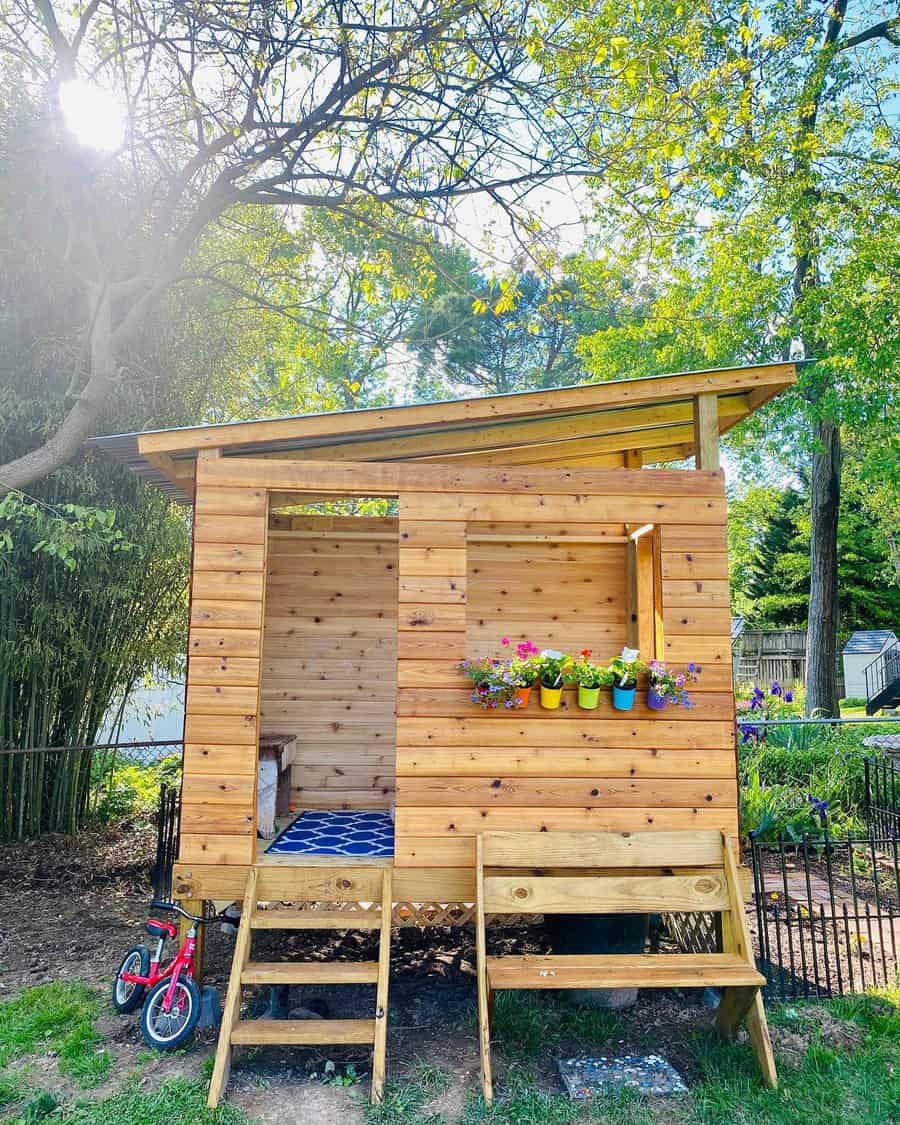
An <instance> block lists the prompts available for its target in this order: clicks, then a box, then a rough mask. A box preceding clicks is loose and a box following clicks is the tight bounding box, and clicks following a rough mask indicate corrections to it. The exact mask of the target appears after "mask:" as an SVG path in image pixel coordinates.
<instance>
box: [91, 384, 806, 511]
mask: <svg viewBox="0 0 900 1125" xmlns="http://www.w3.org/2000/svg"><path fill="white" fill-rule="evenodd" d="M796 381H797V365H796V364H795V363H767V364H760V365H757V366H753V367H729V368H721V369H717V370H713V371H692V372H681V373H678V374H671V375H654V376H649V377H646V378H640V379H619V380H612V381H609V382H604V383H589V384H582V385H580V386H574V387H561V388H558V389H554V390H541V391H522V392H519V393H516V394H509V395H488V396H484V397H481V398H466V399H454V400H450V401H446V402H433V403H425V404H422V405H413V406H388V407H377V408H374V409H366V410H352V411H341V412H334V413H328V414H307V415H300V416H297V417H289V418H267V419H259V420H256V421H251V422H226V423H221V424H211V425H203V426H188V427H183V428H180V429H172V430H148V431H144V432H142V433H132V434H115V435H111V436H108V437H98V438H92V439H91V440H90V442H88V444H89V445H92V446H94V447H96V448H100V449H103V450H105V451H106V452H107V453H109V454H110V455H111V456H113V457H115V458H116V459H117V460H119V461H121V462H122V463H123V464H125V465H127V466H128V467H129V468H130V469H132V470H133V471H134V472H136V473H139V474H140V475H141V476H143V477H144V478H145V479H146V480H148V481H149V482H151V483H153V484H155V485H157V486H159V487H160V488H162V489H164V490H165V491H166V492H168V493H169V494H170V495H172V496H173V498H175V499H177V500H179V501H183V502H186V503H190V502H191V500H192V495H193V480H194V463H195V461H196V459H197V456H198V455H199V453H200V452H201V451H202V450H212V449H216V450H219V451H220V452H221V454H222V455H223V456H226V457H227V456H228V455H229V454H230V455H233V456H241V457H277V458H280V459H284V458H285V457H286V456H289V455H290V454H296V455H297V456H298V457H302V459H304V460H327V461H343V460H351V461H411V460H421V461H454V462H457V463H462V464H466V465H473V466H474V465H483V464H486V465H510V466H511V465H519V466H526V465H542V466H544V467H557V466H572V467H580V468H590V467H614V466H615V465H621V464H623V463H627V460H626V459H627V457H628V455H629V454H630V453H632V452H637V451H639V455H638V463H643V464H658V463H660V462H663V461H673V460H680V459H682V458H685V457H690V456H692V455H693V453H694V417H695V406H696V402H697V400H698V399H699V398H700V397H707V396H711V395H714V396H715V398H716V404H715V405H716V410H717V418H718V428H719V433H720V434H721V433H725V432H726V431H728V430H729V429H731V428H732V426H735V425H736V424H737V423H738V422H740V421H742V420H743V419H744V418H746V417H747V416H748V415H750V414H751V413H752V412H753V411H754V410H756V409H758V408H759V407H760V406H762V405H763V404H764V403H766V402H768V401H769V399H771V398H774V397H775V396H776V395H777V394H779V393H780V392H781V391H783V390H785V389H786V388H787V387H790V386H792V385H793V384H794V383H795V382H796Z"/></svg>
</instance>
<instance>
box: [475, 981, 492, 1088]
mask: <svg viewBox="0 0 900 1125" xmlns="http://www.w3.org/2000/svg"><path fill="white" fill-rule="evenodd" d="M479 985H480V986H481V987H479V989H478V1036H479V1040H480V1044H481V1089H482V1093H483V1094H484V1100H485V1102H486V1104H487V1105H492V1104H493V1101H494V1079H493V1074H492V1070H491V1012H492V1010H493V1007H494V1004H493V1000H494V990H493V989H491V990H490V991H488V988H487V982H486V981H485V982H484V983H483V984H482V982H481V980H479Z"/></svg>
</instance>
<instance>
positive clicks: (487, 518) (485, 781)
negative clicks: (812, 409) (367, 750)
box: [395, 466, 737, 868]
mask: <svg viewBox="0 0 900 1125" xmlns="http://www.w3.org/2000/svg"><path fill="white" fill-rule="evenodd" d="M435 467H436V466H435ZM472 471H473V472H474V470H472ZM569 476H570V479H572V481H573V491H572V493H570V494H566V493H565V492H564V491H563V490H562V489H561V488H554V489H553V490H550V489H548V488H546V487H544V488H541V485H542V484H544V483H545V479H546V478H542V479H541V481H540V484H539V483H538V478H537V476H536V475H535V474H534V473H533V472H532V473H528V472H526V471H524V470H523V471H521V475H517V474H516V473H513V472H511V473H508V474H505V481H506V488H505V489H499V488H498V489H497V490H496V491H490V490H489V489H488V488H485V489H484V491H483V492H477V491H475V489H476V484H475V482H474V479H470V480H468V482H467V484H466V487H461V488H459V489H453V488H450V487H447V488H442V489H441V490H440V491H439V492H430V493H429V492H425V491H424V490H422V491H416V492H414V493H402V492H401V494H400V552H399V569H400V588H401V589H402V590H404V591H407V590H408V591H410V594H409V596H408V602H407V595H406V594H404V601H403V603H401V605H400V611H399V628H400V630H401V632H400V646H399V653H398V656H399V661H398V683H399V685H400V686H399V688H398V693H397V713H398V719H397V746H398V749H397V801H396V805H397V812H396V824H397V846H396V857H395V864H396V866H397V867H398V868H404V867H416V866H433V865H439V864H456V863H461V864H468V863H471V862H472V861H473V858H474V835H475V833H476V832H478V831H482V830H485V829H489V828H491V827H494V828H506V829H519V830H531V831H540V830H547V831H553V830H556V831H560V830H563V829H566V830H575V831H579V830H580V831H586V830H591V829H593V830H599V829H608V830H613V831H631V830H637V829H641V828H646V829H649V830H651V831H662V830H669V829H674V830H686V829H698V828H710V829H716V830H723V831H726V832H728V833H730V834H734V833H736V832H737V782H736V778H735V759H734V727H733V719H734V700H733V695H732V691H731V651H730V616H729V605H728V569H727V554H726V535H725V504H724V496H723V495H722V492H721V490H720V486H719V484H718V483H717V484H716V485H715V487H708V486H707V483H706V481H708V480H709V479H710V478H706V481H704V483H703V485H702V486H700V487H698V488H697V489H696V490H695V491H694V492H693V493H691V492H690V490H688V493H687V494H686V493H684V492H682V491H681V487H682V486H683V485H684V483H685V478H684V477H680V478H679V480H678V481H677V482H676V483H675V484H673V485H669V484H668V482H667V480H664V479H663V478H666V474H662V475H660V474H659V473H652V474H651V473H647V472H643V473H635V472H632V471H624V472H620V473H618V474H617V475H616V474H615V473H603V472H599V473H598V474H597V475H596V477H595V478H594V479H595V480H596V482H597V484H598V487H597V488H595V489H593V490H591V491H590V492H589V491H588V490H586V489H585V490H582V489H581V487H580V485H581V483H582V480H581V474H578V473H571V474H569ZM612 476H614V477H615V479H617V480H618V481H619V482H620V483H621V488H620V489H619V490H618V491H615V490H611V489H608V488H607V487H606V486H605V482H606V481H607V480H608V479H610V477H612ZM688 476H689V474H688ZM484 479H487V478H486V477H485V478H484ZM655 482H658V487H657V489H656V493H655V494H654V491H653V485H654V483H655ZM697 483H698V485H699V484H700V482H699V480H698V481H697ZM676 485H677V486H676ZM476 520H477V521H478V522H477V525H476V523H475V521H476ZM644 522H647V523H652V524H653V525H654V527H655V532H654V535H655V537H656V539H655V544H656V545H655V546H654V548H653V550H652V551H649V550H648V551H645V552H642V554H641V556H640V559H641V561H640V562H639V564H638V565H639V567H640V569H639V571H638V581H637V590H638V596H639V597H640V599H641V602H640V603H639V606H640V608H639V614H640V617H639V620H640V621H641V623H642V625H641V628H642V636H643V637H644V642H646V640H647V637H648V636H649V637H651V639H653V638H654V631H655V642H656V644H657V646H658V651H660V652H661V653H664V654H665V655H666V656H667V657H668V658H670V659H672V660H673V661H676V662H678V663H681V664H686V663H687V662H689V661H691V660H693V661H695V662H696V663H700V664H702V663H704V662H706V664H707V671H708V675H707V676H706V677H705V679H704V678H703V677H701V681H700V683H699V684H698V685H697V688H698V690H697V692H696V694H695V696H694V702H695V707H694V708H693V709H692V710H682V709H673V708H670V709H669V710H668V711H666V712H665V713H662V714H660V713H658V712H653V711H651V710H650V709H649V708H647V706H646V703H645V701H644V698H643V697H641V698H639V700H638V702H637V703H636V706H635V708H634V709H633V710H632V711H631V712H628V713H622V712H616V711H614V710H613V709H612V707H611V705H610V699H609V694H608V693H603V696H602V703H601V706H600V708H599V709H598V710H597V711H594V712H583V711H580V710H578V708H577V706H576V702H575V691H574V689H570V690H568V691H567V692H565V693H564V696H563V699H564V702H563V706H562V707H561V708H560V710H559V711H557V712H549V711H543V710H541V709H540V707H539V705H538V703H537V699H536V696H537V692H535V693H534V698H533V699H532V701H531V703H530V704H529V707H528V709H527V710H525V711H520V712H514V713H500V712H494V713H482V712H479V711H478V710H477V709H476V708H475V707H474V706H473V704H472V702H471V700H470V698H469V696H470V690H469V688H468V685H467V684H466V682H465V681H462V682H461V683H460V682H459V681H458V680H456V677H457V676H458V674H459V673H458V671H457V668H456V664H457V662H458V660H459V659H460V658H461V657H462V656H465V657H468V658H474V657H477V656H479V655H488V654H493V653H497V654H500V653H502V651H503V649H502V647H501V643H500V642H501V638H502V637H508V638H509V639H510V640H511V641H512V642H513V643H515V642H517V641H519V640H522V639H524V638H526V637H527V638H529V639H531V640H533V641H534V642H535V643H536V644H537V645H538V646H539V647H550V646H552V647H558V648H561V649H564V650H566V651H569V652H577V651H578V650H580V649H581V648H590V649H591V650H592V651H593V653H594V654H595V656H596V657H597V658H598V659H607V658H608V657H610V656H612V655H615V654H616V653H618V652H619V651H620V649H621V648H622V645H623V644H624V643H625V640H626V635H627V631H626V624H627V623H626V605H627V602H626V594H627V591H626V567H625V544H624V543H622V542H621V539H622V537H623V533H624V532H625V531H626V530H627V529H628V528H631V529H633V528H634V527H635V526H637V525H638V524H641V523H644ZM626 523H627V527H626ZM504 531H506V533H507V535H508V538H505V537H504ZM542 531H544V532H546V534H547V536H548V538H547V539H546V540H543V539H540V538H536V537H540V535H541V533H542ZM564 532H567V533H568V534H563V533H564ZM579 532H581V533H582V535H583V538H582V539H581V541H579ZM526 533H527V534H528V535H529V536H530V537H531V538H529V539H527V540H526V539H524V538H523V539H518V540H517V539H516V535H517V534H518V535H520V536H524V535H525V534H526ZM479 534H480V535H483V536H488V537H487V538H484V539H479V538H478V535H479ZM589 535H591V536H592V538H594V539H596V538H599V537H601V536H605V537H607V538H609V539H610V540H611V541H610V542H606V543H604V542H599V543H598V542H590V541H587V539H588V536H589ZM551 536H552V538H551ZM557 536H558V538H557ZM647 545H648V546H649V540H648V542H647ZM648 568H649V569H648ZM461 579H464V580H465V582H464V585H463V584H461V582H460V580H461ZM412 591H415V592H416V595H418V596H417V597H413V596H412V593H411V592H412ZM451 593H452V596H451ZM651 599H652V600H651ZM648 601H649V602H650V604H647V603H648ZM410 606H411V607H412V609H413V613H414V617H412V618H411V617H410V613H409V607H410ZM644 642H642V643H644Z"/></svg>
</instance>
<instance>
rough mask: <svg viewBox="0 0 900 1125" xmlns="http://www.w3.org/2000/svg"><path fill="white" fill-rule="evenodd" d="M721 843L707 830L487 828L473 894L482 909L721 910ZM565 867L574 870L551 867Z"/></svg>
mask: <svg viewBox="0 0 900 1125" xmlns="http://www.w3.org/2000/svg"><path fill="white" fill-rule="evenodd" d="M725 846H726V845H725V841H724V839H723V836H722V834H721V833H720V832H714V831H702V832H632V833H628V832H546V833H543V832H486V833H483V834H482V835H480V836H479V837H478V889H479V895H480V897H481V902H482V903H483V909H484V911H485V912H486V913H488V914H648V913H655V912H657V911H677V912H679V913H716V912H720V911H727V910H729V909H730V908H731V906H732V905H733V895H732V894H730V893H729V886H728V880H727V875H726V857H725V850H724V849H725ZM504 868H507V869H509V868H518V869H525V870H524V871H522V870H519V871H509V870H503V869H504ZM534 868H537V869H538V870H537V871H535V870H533V869H534ZM567 868H571V869H579V873H578V874H572V875H569V874H565V873H564V874H562V875H560V874H557V873H556V871H557V870H559V869H562V870H563V871H565V869H567ZM697 868H700V870H699V871H698V870H696V869H697ZM486 869H488V870H486ZM529 869H531V870H529ZM592 869H595V870H592ZM634 869H644V870H645V873H643V874H637V873H634V874H632V873H630V872H631V871H634ZM646 869H650V871H651V873H649V874H648V873H646ZM684 869H689V870H684ZM545 871H547V872H548V873H546V874H545V873H544V872H545Z"/></svg>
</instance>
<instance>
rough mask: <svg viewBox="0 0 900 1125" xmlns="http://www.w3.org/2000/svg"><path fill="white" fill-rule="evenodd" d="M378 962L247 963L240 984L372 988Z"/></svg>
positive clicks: (376, 976) (376, 975) (375, 979)
mask: <svg viewBox="0 0 900 1125" xmlns="http://www.w3.org/2000/svg"><path fill="white" fill-rule="evenodd" d="M377 980H378V962H377V961H248V962H247V964H246V965H245V967H244V971H243V972H242V973H241V983H242V984H375V982H376V981H377Z"/></svg>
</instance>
